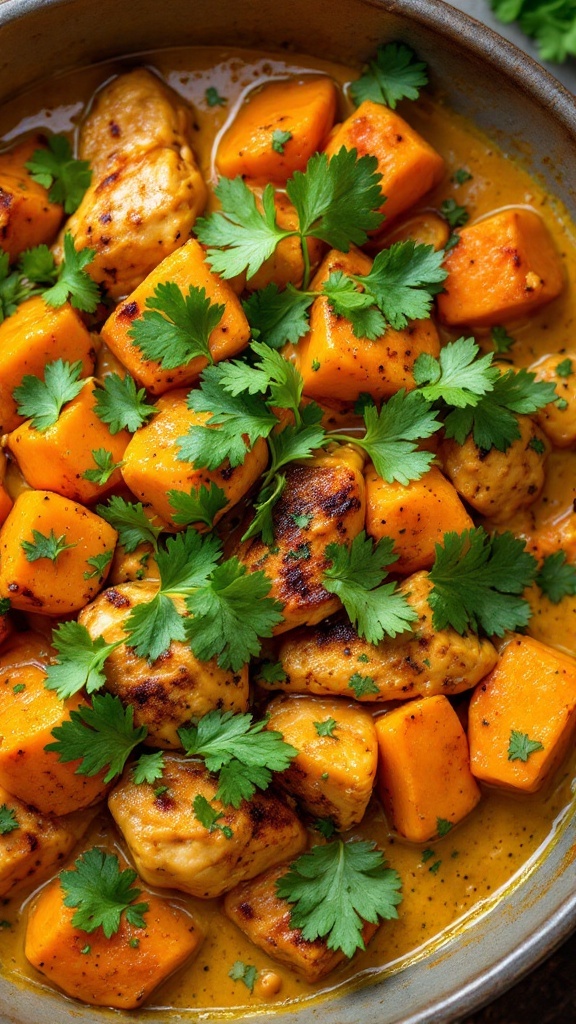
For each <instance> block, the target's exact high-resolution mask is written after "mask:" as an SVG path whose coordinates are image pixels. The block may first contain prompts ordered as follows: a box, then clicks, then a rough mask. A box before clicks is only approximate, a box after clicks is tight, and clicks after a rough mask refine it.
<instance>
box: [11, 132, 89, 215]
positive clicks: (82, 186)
mask: <svg viewBox="0 0 576 1024" xmlns="http://www.w3.org/2000/svg"><path fill="white" fill-rule="evenodd" d="M24 166H25V167H26V170H27V171H29V173H30V177H31V178H32V180H33V181H36V182H37V183H38V184H39V185H42V186H43V188H46V189H48V190H49V191H48V198H49V200H50V202H51V203H60V204H61V205H62V206H63V207H64V213H67V214H70V213H74V211H75V210H77V209H78V207H79V206H80V203H81V202H82V199H83V198H84V194H85V192H86V189H87V188H88V187H89V185H90V182H91V180H92V172H91V170H90V164H89V162H88V161H87V160H78V159H76V157H75V156H74V154H73V152H72V147H71V145H70V143H69V141H68V139H67V138H66V136H65V135H51V136H50V137H49V139H48V149H35V150H34V152H33V153H32V156H31V157H30V159H29V160H28V161H27V163H26V164H25V165H24Z"/></svg>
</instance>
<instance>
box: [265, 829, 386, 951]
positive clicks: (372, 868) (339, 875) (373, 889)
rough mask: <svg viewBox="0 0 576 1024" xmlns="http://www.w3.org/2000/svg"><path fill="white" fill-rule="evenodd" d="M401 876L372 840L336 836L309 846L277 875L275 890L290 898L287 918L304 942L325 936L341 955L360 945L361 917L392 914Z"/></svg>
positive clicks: (375, 920)
mask: <svg viewBox="0 0 576 1024" xmlns="http://www.w3.org/2000/svg"><path fill="white" fill-rule="evenodd" d="M400 888H401V880H400V876H399V875H398V873H397V872H396V871H393V870H391V869H390V868H386V867H385V862H384V859H383V856H382V853H381V851H380V850H377V849H376V847H375V845H374V844H373V843H369V842H365V841H359V840H351V841H350V842H347V843H344V842H343V841H342V840H341V839H338V840H336V842H332V843H328V844H326V845H325V846H313V847H312V849H311V850H309V851H308V852H307V853H303V854H302V855H301V856H300V857H298V859H297V860H296V861H294V862H293V863H292V864H291V865H290V868H289V870H288V872H287V873H286V874H285V875H283V876H282V877H281V878H279V879H278V881H277V883H276V890H277V893H278V895H279V896H280V897H281V898H282V899H285V900H287V901H288V902H289V903H291V904H293V906H292V910H291V915H290V924H291V926H292V928H300V929H301V931H302V937H303V938H304V939H307V940H308V942H314V941H315V939H318V938H322V939H326V943H327V946H328V949H341V950H342V951H343V953H344V954H345V955H346V956H347V957H351V956H353V955H354V953H355V951H356V950H357V949H364V940H363V938H362V927H363V923H364V921H370V922H372V923H373V924H376V923H377V922H378V920H379V918H383V919H384V920H390V919H391V918H395V917H398V912H397V910H396V907H397V906H398V904H399V903H400V902H401V900H402V896H401V893H400Z"/></svg>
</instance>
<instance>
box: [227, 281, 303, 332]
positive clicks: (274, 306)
mask: <svg viewBox="0 0 576 1024" xmlns="http://www.w3.org/2000/svg"><path fill="white" fill-rule="evenodd" d="M313 302H314V294H311V293H309V292H300V291H298V290H297V289H296V288H294V287H293V286H292V285H291V284H289V285H287V286H286V288H285V289H284V291H282V292H281V291H280V290H279V288H278V285H276V284H274V283H271V284H268V285H266V287H265V288H261V289H260V290H259V291H256V292H253V293H252V295H251V296H250V297H249V298H248V299H246V300H245V301H244V302H243V304H242V305H243V308H244V312H245V314H246V318H247V320H248V323H249V324H250V327H251V329H252V337H253V338H258V339H260V338H261V339H262V341H263V342H264V343H265V344H266V345H269V346H270V348H281V347H282V345H285V344H286V343H287V342H291V343H292V344H296V342H297V341H298V340H299V339H300V338H302V337H303V336H304V335H305V334H306V332H307V330H308V327H309V322H308V310H309V309H310V306H311V305H312V303H313Z"/></svg>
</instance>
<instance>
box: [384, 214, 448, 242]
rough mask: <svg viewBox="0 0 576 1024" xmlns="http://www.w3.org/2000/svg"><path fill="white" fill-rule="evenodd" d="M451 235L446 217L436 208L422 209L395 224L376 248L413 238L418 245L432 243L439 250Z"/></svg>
mask: <svg viewBox="0 0 576 1024" xmlns="http://www.w3.org/2000/svg"><path fill="white" fill-rule="evenodd" d="M449 237H450V228H449V227H448V224H447V222H446V221H445V220H444V218H443V217H441V216H440V214H438V213H436V212H435V211H434V210H422V211H421V213H414V214H412V216H410V217H407V218H406V220H403V221H400V222H399V223H397V224H395V225H394V226H393V228H392V229H391V231H385V233H384V235H383V236H382V237H381V238H378V240H377V242H375V243H374V244H375V246H376V248H380V247H381V246H382V247H386V248H387V247H388V246H390V245H393V244H394V243H395V242H406V241H408V239H412V241H413V242H416V244H417V245H432V246H434V248H435V249H436V251H438V250H439V249H443V248H444V246H445V245H446V242H447V241H448V239H449Z"/></svg>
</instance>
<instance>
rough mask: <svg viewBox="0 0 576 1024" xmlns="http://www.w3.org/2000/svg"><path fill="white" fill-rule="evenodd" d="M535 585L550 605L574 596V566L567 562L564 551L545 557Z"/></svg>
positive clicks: (575, 585)
mask: <svg viewBox="0 0 576 1024" xmlns="http://www.w3.org/2000/svg"><path fill="white" fill-rule="evenodd" d="M536 583H537V585H538V586H539V588H540V590H541V591H542V593H543V594H544V596H545V597H547V598H548V600H549V601H551V602H552V604H560V601H561V600H562V599H563V598H564V597H569V596H572V595H573V594H576V565H573V564H572V563H570V562H568V559H567V556H566V552H565V551H554V553H553V554H551V555H546V558H545V559H544V560H543V562H542V564H541V566H540V568H539V570H538V575H537V576H536Z"/></svg>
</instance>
